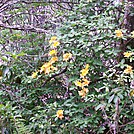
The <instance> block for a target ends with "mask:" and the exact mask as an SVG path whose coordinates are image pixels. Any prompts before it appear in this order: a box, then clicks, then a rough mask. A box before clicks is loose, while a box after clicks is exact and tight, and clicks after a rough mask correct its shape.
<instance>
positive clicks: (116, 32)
mask: <svg viewBox="0 0 134 134" xmlns="http://www.w3.org/2000/svg"><path fill="white" fill-rule="evenodd" d="M115 34H116V37H118V38H122V37H123V33H122V30H115Z"/></svg>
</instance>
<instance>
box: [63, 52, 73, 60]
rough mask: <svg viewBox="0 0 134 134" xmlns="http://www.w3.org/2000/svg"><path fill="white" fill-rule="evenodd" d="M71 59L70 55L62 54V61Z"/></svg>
mask: <svg viewBox="0 0 134 134" xmlns="http://www.w3.org/2000/svg"><path fill="white" fill-rule="evenodd" d="M71 58H72V54H71V53H65V54H63V61H66V62H67V61H68V60H69V59H71Z"/></svg>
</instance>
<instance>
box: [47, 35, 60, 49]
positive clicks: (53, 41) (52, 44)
mask: <svg viewBox="0 0 134 134" xmlns="http://www.w3.org/2000/svg"><path fill="white" fill-rule="evenodd" d="M49 44H51V46H52V47H53V48H56V47H57V46H59V45H60V43H59V41H57V37H56V36H53V37H51V39H50V41H49Z"/></svg>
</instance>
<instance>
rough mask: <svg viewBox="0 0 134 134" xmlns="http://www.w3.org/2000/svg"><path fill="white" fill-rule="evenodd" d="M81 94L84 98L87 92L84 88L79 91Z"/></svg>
mask: <svg viewBox="0 0 134 134" xmlns="http://www.w3.org/2000/svg"><path fill="white" fill-rule="evenodd" d="M78 93H79V96H81V97H82V98H84V97H85V96H86V93H85V91H84V90H81V91H78Z"/></svg>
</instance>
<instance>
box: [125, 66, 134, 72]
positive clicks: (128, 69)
mask: <svg viewBox="0 0 134 134" xmlns="http://www.w3.org/2000/svg"><path fill="white" fill-rule="evenodd" d="M124 73H125V74H131V73H133V70H132V67H131V66H129V65H128V66H127V68H126V69H125V70H124Z"/></svg>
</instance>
